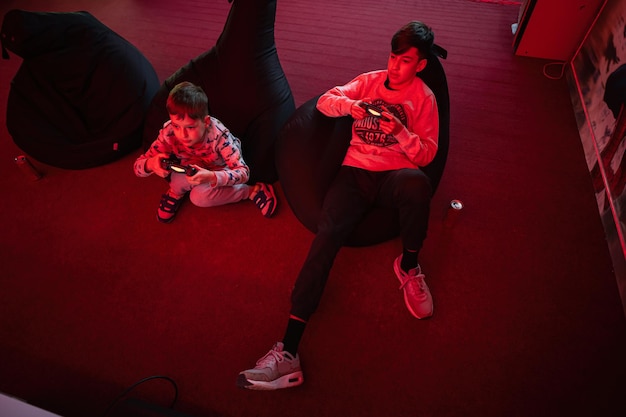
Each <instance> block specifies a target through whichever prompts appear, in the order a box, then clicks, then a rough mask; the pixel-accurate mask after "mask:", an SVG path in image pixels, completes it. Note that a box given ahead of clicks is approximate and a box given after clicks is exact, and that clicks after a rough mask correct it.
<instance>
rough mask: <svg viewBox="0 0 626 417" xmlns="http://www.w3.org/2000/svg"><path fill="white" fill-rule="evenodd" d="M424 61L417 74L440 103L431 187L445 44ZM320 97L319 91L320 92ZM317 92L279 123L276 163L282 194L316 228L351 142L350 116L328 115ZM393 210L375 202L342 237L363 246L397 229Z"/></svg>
mask: <svg viewBox="0 0 626 417" xmlns="http://www.w3.org/2000/svg"><path fill="white" fill-rule="evenodd" d="M434 50H435V51H434V52H433V53H432V54H431V56H430V57H429V61H428V65H426V68H425V69H424V70H423V71H422V72H420V73H419V74H418V75H419V77H421V78H422V79H423V80H424V81H425V82H426V84H427V85H428V86H429V87H430V88H431V90H433V92H434V94H435V96H436V98H437V106H438V109H439V148H438V151H437V154H436V156H435V159H434V160H433V161H432V162H431V163H430V164H429V165H428V166H426V167H424V168H423V170H424V172H425V173H426V174H427V175H428V177H429V178H430V179H431V183H432V186H433V193H434V191H435V190H436V189H437V187H438V185H439V181H440V180H441V176H442V174H443V170H444V167H445V165H446V160H447V157H448V143H449V137H450V97H449V94H448V83H447V80H446V75H445V72H444V70H443V66H442V65H441V62H440V61H439V58H440V57H441V58H445V57H446V55H447V53H446V51H445V50H444V49H442V48H440V47H438V46H436V48H434ZM318 97H319V96H318ZM318 97H314V98H312V99H310V100H309V101H307V102H306V103H304V104H303V105H302V106H300V107H298V109H297V110H296V111H295V113H294V114H293V115H292V117H291V118H290V119H289V120H288V121H287V123H286V124H285V126H284V127H283V128H282V130H281V132H280V135H279V138H278V142H277V144H276V166H277V170H278V176H279V179H280V183H281V186H282V189H283V191H284V193H285V198H286V199H287V202H288V203H289V205H290V207H291V209H292V210H293V212H294V214H295V215H296V217H297V218H298V220H300V222H301V223H302V224H303V225H304V226H305V227H306V228H307V229H309V230H311V231H312V232H316V230H317V221H318V218H319V215H320V211H321V208H322V204H323V201H324V196H325V194H326V190H327V189H328V187H329V186H330V184H331V182H332V180H333V178H334V177H335V175H336V174H337V171H338V170H339V167H340V166H341V163H342V161H343V158H344V155H345V153H346V150H347V149H348V145H349V143H350V137H351V129H352V118H351V117H349V116H346V117H339V118H332V117H326V116H324V115H323V114H322V113H320V112H319V110H317V109H316V107H315V105H316V103H317V99H318ZM399 232H400V225H399V215H398V212H397V210H394V209H390V208H382V207H374V208H373V209H372V210H371V211H370V212H369V213H368V214H367V215H366V217H365V218H364V219H363V221H362V222H361V223H360V224H359V226H358V227H357V228H356V230H355V231H354V232H353V234H352V235H351V236H350V238H349V239H348V241H347V242H346V245H347V246H367V245H373V244H376V243H380V242H384V241H386V240H389V239H392V238H394V237H396V236H398V235H399Z"/></svg>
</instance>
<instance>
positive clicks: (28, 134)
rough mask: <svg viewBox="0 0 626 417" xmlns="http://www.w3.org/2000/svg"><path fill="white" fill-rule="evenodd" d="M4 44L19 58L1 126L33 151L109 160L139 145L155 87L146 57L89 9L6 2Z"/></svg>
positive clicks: (40, 155) (84, 163) (50, 158)
mask: <svg viewBox="0 0 626 417" xmlns="http://www.w3.org/2000/svg"><path fill="white" fill-rule="evenodd" d="M1 41H2V50H3V57H4V58H8V57H9V55H8V53H7V50H9V51H12V52H14V53H15V54H16V55H18V56H20V57H22V58H23V62H22V64H21V65H20V68H19V70H18V71H17V73H16V75H15V77H14V78H13V80H12V82H11V88H10V91H9V97H8V103H7V128H8V131H9V133H10V134H11V136H12V137H13V140H14V142H15V143H16V145H17V146H18V147H19V148H21V149H22V150H23V151H24V152H26V153H28V154H29V155H31V156H32V157H34V158H35V159H37V160H39V161H41V162H44V163H47V164H49V165H52V166H56V167H60V168H68V169H83V168H90V167H94V166H98V165H103V164H105V163H108V162H111V161H113V160H115V159H117V158H120V157H121V156H123V155H125V154H127V153H129V152H131V151H133V150H135V149H138V148H140V147H141V144H142V131H143V121H144V117H145V114H146V111H147V109H148V106H149V104H150V100H151V99H152V97H153V96H154V94H155V93H156V91H157V90H158V88H159V84H160V83H159V79H158V76H157V74H156V72H155V71H154V68H153V67H152V65H151V64H150V63H149V62H148V60H147V59H146V58H145V57H144V56H143V55H142V53H141V52H140V51H139V50H138V49H137V48H135V47H134V46H133V45H131V44H130V43H129V42H128V41H126V40H125V39H123V38H122V37H120V36H119V35H118V34H116V33H115V32H113V31H112V30H111V29H109V28H108V27H107V26H105V25H104V24H102V23H101V22H100V21H98V20H97V19H96V18H95V17H94V16H92V15H91V14H89V13H88V12H84V11H81V12H70V13H54V12H29V11H23V10H17V9H15V10H11V11H9V12H7V13H6V14H5V16H4V19H3V23H2V34H1Z"/></svg>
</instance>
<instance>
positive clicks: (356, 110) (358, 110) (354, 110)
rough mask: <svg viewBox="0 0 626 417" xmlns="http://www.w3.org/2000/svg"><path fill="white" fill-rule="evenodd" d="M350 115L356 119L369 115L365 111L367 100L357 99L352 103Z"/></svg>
mask: <svg viewBox="0 0 626 417" xmlns="http://www.w3.org/2000/svg"><path fill="white" fill-rule="evenodd" d="M350 116H352V118H353V119H355V120H361V119H363V118H364V117H365V116H367V113H366V111H365V102H364V101H363V100H357V101H355V102H354V103H352V107H350Z"/></svg>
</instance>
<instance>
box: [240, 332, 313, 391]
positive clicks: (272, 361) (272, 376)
mask: <svg viewBox="0 0 626 417" xmlns="http://www.w3.org/2000/svg"><path fill="white" fill-rule="evenodd" d="M303 382H304V376H303V375H302V370H301V369H300V358H299V357H298V355H296V357H295V358H294V357H293V355H292V354H291V353H289V352H286V351H283V343H282V342H277V343H276V344H275V345H274V347H272V349H271V350H270V351H269V352H267V354H266V355H265V356H263V357H262V358H261V359H259V360H258V361H257V362H256V366H255V367H254V368H252V369H248V370H245V371H242V372H240V373H239V376H238V377H237V386H238V387H240V388H247V389H253V390H275V389H281V388H291V387H296V386H298V385H300V384H302V383H303Z"/></svg>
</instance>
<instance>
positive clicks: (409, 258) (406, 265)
mask: <svg viewBox="0 0 626 417" xmlns="http://www.w3.org/2000/svg"><path fill="white" fill-rule="evenodd" d="M417 253H418V252H417V251H411V250H408V249H403V250H402V261H401V262H400V268H402V270H403V271H404V272H408V271H409V270H411V269H413V268H417Z"/></svg>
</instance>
